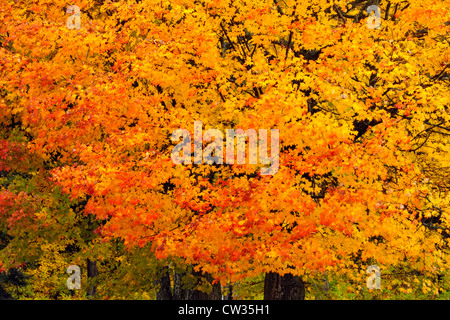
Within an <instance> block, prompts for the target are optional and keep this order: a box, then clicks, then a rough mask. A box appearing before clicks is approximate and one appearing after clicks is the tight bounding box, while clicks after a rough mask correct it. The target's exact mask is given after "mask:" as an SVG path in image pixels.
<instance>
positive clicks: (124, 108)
mask: <svg viewBox="0 0 450 320" xmlns="http://www.w3.org/2000/svg"><path fill="white" fill-rule="evenodd" d="M369 4H373V3H372V2H370V1H364V0H356V1H353V2H351V1H334V2H330V1H324V0H310V1H294V0H286V1H277V0H275V1H258V0H257V1H250V2H248V1H247V2H246V1H228V0H225V1H209V0H207V1H193V0H171V1H159V0H158V1H156V0H141V1H137V0H135V1H131V0H129V1H125V0H124V1H98V0H96V1H92V0H80V1H76V3H75V2H74V3H67V2H65V1H59V0H57V1H38V0H33V1H31V0H30V1H29V0H15V1H14V0H8V1H6V0H2V2H1V9H0V16H1V19H2V24H0V44H1V46H0V96H1V97H0V122H1V123H2V129H1V137H0V138H1V139H0V170H2V171H1V174H2V179H3V180H2V181H3V182H2V189H1V190H0V226H1V228H2V229H1V230H2V232H4V233H5V234H8V235H9V237H11V240H8V241H9V244H6V245H5V247H4V248H2V247H0V248H2V249H1V251H0V254H1V256H0V261H1V262H2V263H3V265H4V266H3V267H5V266H6V267H7V268H12V267H14V266H16V267H17V265H19V264H20V263H23V262H24V261H25V260H26V261H29V260H30V259H31V258H29V257H28V256H29V255H31V250H32V247H30V246H28V245H27V241H30V239H35V240H36V241H37V243H36V245H39V243H40V241H44V240H43V239H46V240H45V241H46V243H47V242H51V243H53V244H52V245H54V246H55V247H51V246H50V247H42V248H44V249H45V248H47V249H46V250H47V251H46V252H44V251H45V250H44V249H42V252H41V253H39V254H38V255H42V256H43V257H44V256H46V257H48V256H51V255H50V254H49V253H48V252H49V250H50V251H51V250H53V251H55V252H56V251H58V250H60V251H61V252H62V251H63V250H64V248H66V246H67V244H68V243H78V245H79V246H80V247H81V248H82V249H81V252H83V254H84V256H82V257H86V256H87V255H89V252H90V254H91V256H92V255H95V256H96V258H99V259H100V257H102V259H105V261H108V259H116V258H117V257H115V256H114V254H115V253H113V252H114V250H112V249H111V247H110V246H108V245H107V244H108V243H110V244H111V243H116V241H119V242H120V243H122V244H123V245H124V248H126V250H131V251H127V252H139V254H138V255H139V257H142V259H144V258H145V259H148V260H146V261H148V263H152V264H156V263H157V261H164V263H169V262H170V261H176V262H177V263H178V264H180V265H181V262H182V264H184V265H188V266H193V268H194V270H195V271H201V272H203V273H208V274H210V275H212V276H213V278H214V279H215V280H216V281H220V282H221V283H222V285H223V286H225V285H226V284H228V283H235V282H238V281H240V282H243V281H245V279H250V278H255V277H258V276H260V275H262V274H265V273H269V272H274V273H278V274H280V275H284V274H292V275H294V276H300V277H302V278H303V279H310V278H314V277H316V276H317V275H323V274H328V275H334V276H337V277H344V278H345V279H350V280H351V281H350V280H349V283H348V285H349V286H351V287H352V288H353V289H352V290H357V289H355V288H356V287H358V286H360V287H361V286H362V287H365V279H366V277H367V275H366V274H365V272H364V271H365V270H366V268H367V266H369V265H378V266H379V267H380V268H381V269H382V270H383V271H382V272H385V273H386V274H393V278H395V277H396V276H395V274H396V272H400V271H401V272H405V273H406V274H409V275H411V277H414V275H416V274H419V275H420V276H421V277H424V279H435V278H436V277H438V275H445V274H446V269H447V268H448V265H449V262H450V261H449V255H448V245H449V243H448V241H449V228H450V207H449V206H450V194H449V183H450V171H449V168H450V147H449V146H450V140H449V137H450V135H449V134H450V114H449V105H450V95H449V94H448V92H449V81H450V78H449V77H450V71H449V70H450V69H449V66H450V47H449V39H450V38H449V32H450V22H449V17H450V9H449V7H450V1H448V0H444V1H431V0H426V1H415V0H410V1H403V0H402V1H400V0H391V1H380V2H379V3H377V5H378V7H379V8H380V11H381V26H380V27H379V28H370V27H369V26H370V25H369V24H368V23H367V20H368V14H367V12H366V9H367V7H368V5H369ZM69 5H76V6H78V7H79V8H80V10H81V28H80V29H76V28H74V29H69V28H68V27H67V26H66V20H67V19H68V17H69V16H70V14H68V13H66V9H67V7H68V6H69ZM194 121H202V123H203V130H206V129H211V128H215V129H219V130H221V131H222V132H223V133H224V134H225V130H226V129H238V128H240V129H243V130H247V129H255V130H258V129H267V130H268V132H270V129H278V130H279V143H280V154H279V161H280V167H279V170H278V172H277V173H276V174H274V175H261V174H260V168H261V164H249V163H248V154H247V157H246V159H247V164H236V163H235V164H225V163H224V164H213V165H210V164H205V163H203V164H194V163H192V164H183V165H176V164H174V163H173V162H172V160H171V151H172V149H173V147H174V143H173V142H172V141H171V139H170V137H171V134H172V132H173V131H174V130H176V129H179V128H184V129H187V130H189V131H190V133H191V136H194ZM269 140H270V139H269ZM207 144H208V142H204V145H203V146H206V145H207ZM192 145H194V142H192ZM269 145H270V144H269ZM224 154H225V150H224ZM14 181H15V182H14ZM17 181H19V182H20V183H19V182H17ZM58 190H61V192H59V191H58ZM62 199H64V200H62ZM60 201H63V202H64V203H65V205H63V204H61V203H62V202H60ZM58 203H59V204H58ZM73 203H83V206H82V209H80V210H78V209H77V210H78V211H77V210H75V209H74V207H73ZM71 205H72V207H71ZM75 213H77V214H75ZM94 217H95V219H93V218H94ZM61 219H62V220H61ZM94 220H96V222H94ZM62 226H64V227H62ZM93 226H94V227H93ZM75 229H76V230H77V231H76V232H75V231H74V230H75ZM57 230H60V231H57ZM83 230H84V231H83ZM86 230H87V231H86ZM82 232H87V233H86V234H89V236H84V235H81V236H80V234H81V233H82ZM22 233H24V234H22ZM37 234H39V235H40V236H39V237H37V236H35V235H37ZM94 238H95V239H96V240H95V241H94V240H93V239H94ZM20 239H22V240H20ZM49 239H53V240H52V241H49ZM74 239H77V240H76V241H75V240H74ZM94 246H95V248H97V249H95V250H93V249H92V248H94ZM18 247H20V248H22V249H21V250H22V251H20V252H21V254H18V253H13V251H12V249H11V248H18ZM143 248H144V249H145V250H146V251H145V253H143V251H141V250H142V249H143ZM121 250H122V249H121ZM123 250H125V249H123ZM133 250H136V251H133ZM35 252H36V251H35ZM93 252H95V253H93ZM123 252H125V251H123ZM123 254H124V255H128V254H129V253H127V254H125V253H123ZM149 254H150V255H151V258H149V257H148V255H149ZM113 256H114V257H113ZM25 257H28V258H25ZM64 257H66V258H64ZM127 257H130V256H127ZM154 258H156V259H154ZM36 259H39V257H36ZM64 259H66V260H64ZM67 259H69V258H67V256H65V253H64V254H61V263H60V264H61V265H63V264H64V263H63V261H68V260H67ZM80 259H81V258H80ZM127 259H128V258H127ZM129 259H133V258H129ZM44 260H45V259H41V260H40V261H41V263H42V261H44ZM69 260H70V259H69ZM0 266H1V265H0ZM399 270H400V271H399ZM393 278H392V279H393ZM392 279H390V278H389V277H386V278H383V280H382V281H383V286H385V287H384V288H394V287H395V281H397V280H395V281H393V280H392ZM395 279H397V278H395ZM105 281H107V280H106V279H105ZM408 281H409V280H408ZM412 281H413V280H412V279H411V282H412ZM427 281H428V280H427ZM430 281H431V280H430ZM433 281H434V280H433ZM424 283H425V282H424ZM427 283H428V282H427ZM430 283H431V282H430ZM433 283H434V284H429V285H428V284H427V285H426V286H425V287H426V288H428V289H423V288H422V289H421V290H422V291H423V292H425V293H427V292H428V291H431V292H432V293H433V294H435V295H437V294H439V293H442V290H443V289H442V284H441V283H438V282H433ZM342 290H344V289H342ZM402 290H403V289H402ZM400 291H401V290H400ZM404 291H405V292H408V291H407V289H404Z"/></svg>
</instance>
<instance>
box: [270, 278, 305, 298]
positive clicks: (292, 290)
mask: <svg viewBox="0 0 450 320" xmlns="http://www.w3.org/2000/svg"><path fill="white" fill-rule="evenodd" d="M304 299H305V283H304V282H303V280H302V278H301V277H298V276H293V275H292V274H290V273H287V274H285V275H284V276H280V275H279V274H278V273H275V272H269V273H266V277H265V279H264V300H304Z"/></svg>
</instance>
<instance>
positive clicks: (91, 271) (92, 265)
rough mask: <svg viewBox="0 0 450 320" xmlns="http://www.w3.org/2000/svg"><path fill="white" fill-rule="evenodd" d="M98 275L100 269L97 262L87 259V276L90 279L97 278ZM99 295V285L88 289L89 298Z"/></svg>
mask: <svg viewBox="0 0 450 320" xmlns="http://www.w3.org/2000/svg"><path fill="white" fill-rule="evenodd" d="M97 275H98V269H97V261H91V260H89V259H87V276H88V278H91V279H92V278H95V277H96V276H97ZM96 293H97V285H96V284H93V285H92V286H91V287H90V288H89V289H88V292H87V294H88V296H90V297H93V296H95V294H96Z"/></svg>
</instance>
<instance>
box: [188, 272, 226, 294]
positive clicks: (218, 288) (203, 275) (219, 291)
mask: <svg viewBox="0 0 450 320" xmlns="http://www.w3.org/2000/svg"><path fill="white" fill-rule="evenodd" d="M193 275H194V277H195V278H196V279H198V281H197V283H196V286H195V287H197V286H198V285H199V283H200V279H201V278H203V279H204V280H206V281H207V282H209V283H212V281H213V280H214V279H213V277H212V276H211V275H210V274H209V273H202V272H200V271H198V272H193ZM195 287H194V290H191V291H192V294H191V295H190V300H221V299H222V288H221V286H220V283H215V284H213V285H212V290H211V292H210V293H205V292H202V291H200V290H197V289H195Z"/></svg>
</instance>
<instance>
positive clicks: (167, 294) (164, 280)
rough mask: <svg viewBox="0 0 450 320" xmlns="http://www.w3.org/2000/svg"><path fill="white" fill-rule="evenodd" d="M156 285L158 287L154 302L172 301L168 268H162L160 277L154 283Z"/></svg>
mask: <svg viewBox="0 0 450 320" xmlns="http://www.w3.org/2000/svg"><path fill="white" fill-rule="evenodd" d="M156 284H157V285H158V291H157V292H156V300H172V298H173V297H172V291H171V288H170V274H169V267H164V268H163V270H162V274H161V277H160V278H159V279H158V280H157V281H156Z"/></svg>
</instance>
